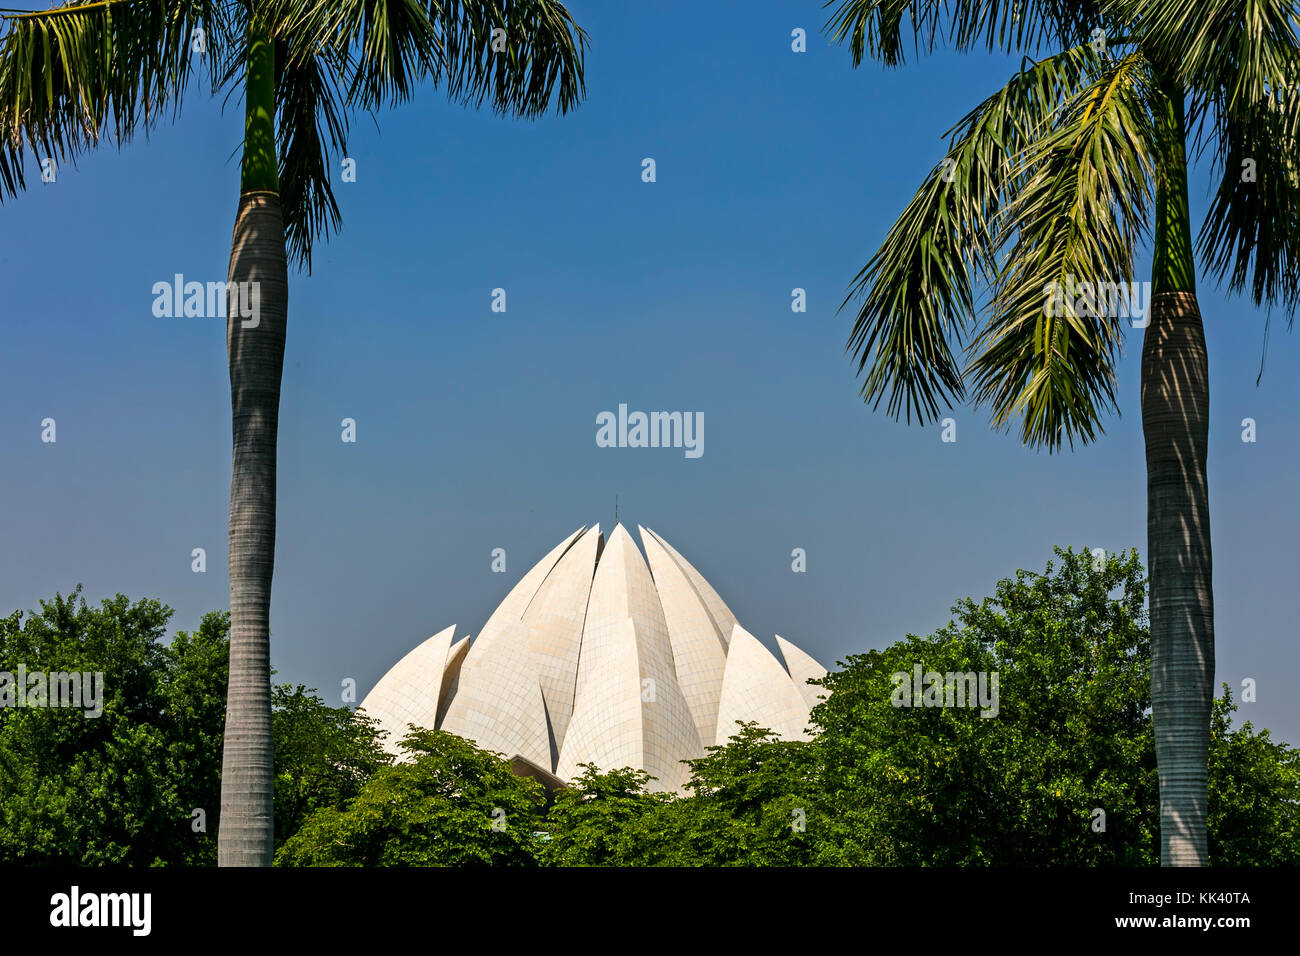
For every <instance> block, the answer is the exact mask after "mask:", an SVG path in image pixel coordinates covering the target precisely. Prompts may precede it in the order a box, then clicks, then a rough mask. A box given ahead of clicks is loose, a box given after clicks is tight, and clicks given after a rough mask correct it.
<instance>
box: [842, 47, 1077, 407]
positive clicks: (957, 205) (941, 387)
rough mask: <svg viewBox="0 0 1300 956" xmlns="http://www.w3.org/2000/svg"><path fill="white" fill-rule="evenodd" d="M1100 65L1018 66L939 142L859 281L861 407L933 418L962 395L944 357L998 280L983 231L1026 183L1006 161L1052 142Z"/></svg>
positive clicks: (853, 341) (953, 364)
mask: <svg viewBox="0 0 1300 956" xmlns="http://www.w3.org/2000/svg"><path fill="white" fill-rule="evenodd" d="M1099 63H1100V61H1099V60H1098V58H1097V55H1096V54H1095V53H1093V51H1092V50H1091V49H1090V48H1089V47H1087V46H1086V45H1085V46H1080V47H1075V48H1072V49H1070V50H1067V51H1065V52H1063V53H1059V54H1057V55H1056V56H1053V57H1049V58H1047V59H1045V60H1043V61H1041V62H1037V63H1035V62H1032V61H1026V62H1025V64H1024V65H1023V67H1022V69H1021V70H1020V72H1018V73H1017V74H1015V75H1014V76H1013V77H1012V78H1011V80H1010V82H1008V83H1007V85H1006V86H1005V87H1003V88H1002V89H1001V90H999V91H998V92H996V93H994V94H993V95H992V96H990V97H989V98H988V99H986V100H985V101H984V102H983V103H981V104H980V105H979V106H978V107H976V108H975V109H974V110H972V111H971V112H970V113H969V114H968V115H967V116H966V117H965V118H963V119H962V120H961V122H959V123H958V124H957V125H956V126H954V127H953V128H952V129H951V130H949V131H948V133H947V134H946V135H948V137H949V139H950V143H949V151H948V156H947V159H946V160H945V162H944V163H942V164H940V166H939V167H938V168H936V169H935V170H934V171H933V172H932V173H931V174H930V176H929V177H928V178H927V179H926V181H925V182H924V183H923V184H922V186H921V188H920V190H919V191H918V192H917V194H916V196H915V197H914V198H913V199H912V201H911V202H910V203H909V204H908V206H907V208H906V209H905V210H904V211H903V214H902V216H900V217H899V219H898V221H897V222H896V223H895V224H894V225H893V226H892V227H891V228H890V230H889V232H888V234H887V235H886V237H885V241H884V242H883V244H882V245H881V247H880V249H879V250H878V251H877V252H876V254H875V255H874V256H872V258H871V260H870V261H869V262H868V263H867V265H866V266H865V267H864V268H863V269H862V271H861V272H859V273H858V275H857V277H856V278H855V279H854V282H853V285H852V287H851V288H850V291H849V294H848V297H847V298H846V299H845V302H844V305H842V306H841V308H843V307H844V306H845V305H848V303H849V302H850V301H852V300H854V299H855V298H858V297H861V299H862V304H861V306H860V307H859V309H858V313H857V318H856V321H855V322H854V326H853V331H852V333H851V335H850V338H849V343H848V351H850V352H852V353H853V354H854V356H855V357H856V358H857V360H858V372H859V373H860V374H861V373H863V372H865V376H864V381H863V384H862V390H861V391H862V396H863V398H864V399H865V400H867V401H869V402H872V404H873V407H879V405H880V402H881V401H882V400H884V399H885V397H886V396H888V403H887V405H886V408H887V411H888V413H889V414H890V415H891V416H892V417H895V418H898V417H900V416H905V417H906V419H907V421H909V422H910V421H911V420H912V416H913V415H915V416H916V417H917V419H918V421H920V422H921V423H924V422H925V421H927V420H929V419H932V418H935V417H937V415H938V413H939V409H940V406H941V405H947V406H950V405H951V404H952V402H953V401H954V400H957V399H960V398H962V397H963V396H964V389H965V386H964V384H963V380H962V373H961V371H960V369H959V368H958V364H957V361H956V360H955V358H954V357H953V351H952V350H953V347H954V346H955V345H959V344H960V342H961V340H962V338H963V337H964V335H965V334H966V333H967V332H968V331H969V330H970V329H971V328H973V326H974V324H975V321H976V307H975V301H976V293H975V288H974V283H975V281H976V280H983V281H985V282H988V281H991V280H992V278H993V277H994V276H995V274H996V272H997V264H996V261H995V237H994V235H993V230H994V228H995V223H996V221H997V219H998V217H999V215H1000V211H1001V209H1002V207H1003V205H1004V203H1005V202H1006V201H1007V197H1008V196H1011V195H1014V194H1015V193H1016V192H1017V191H1018V190H1019V188H1020V187H1021V185H1022V183H1023V180H1024V179H1025V174H1024V173H1023V172H1020V171H1018V170H1017V167H1016V158H1017V156H1018V155H1019V154H1020V153H1021V152H1023V151H1024V150H1025V149H1027V148H1028V147H1029V146H1030V144H1032V143H1034V142H1036V141H1037V140H1038V139H1039V138H1040V137H1041V136H1042V135H1043V134H1044V133H1045V132H1047V131H1050V130H1051V128H1052V125H1053V123H1054V122H1055V119H1056V117H1057V115H1058V113H1059V111H1060V109H1061V108H1062V105H1063V104H1064V103H1065V102H1066V101H1067V100H1068V99H1069V98H1070V97H1071V96H1073V95H1074V94H1075V93H1076V92H1077V91H1078V89H1079V88H1080V86H1081V85H1083V83H1084V78H1085V77H1086V76H1088V75H1089V73H1090V71H1095V70H1097V69H1098V68H1099V66H1098V64H1099Z"/></svg>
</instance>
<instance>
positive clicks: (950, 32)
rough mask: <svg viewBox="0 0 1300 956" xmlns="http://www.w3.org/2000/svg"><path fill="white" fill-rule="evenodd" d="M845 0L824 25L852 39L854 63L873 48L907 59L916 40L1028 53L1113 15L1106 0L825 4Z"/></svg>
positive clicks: (922, 48)
mask: <svg viewBox="0 0 1300 956" xmlns="http://www.w3.org/2000/svg"><path fill="white" fill-rule="evenodd" d="M837 3H838V8H837V9H836V10H835V12H834V13H833V14H832V15H831V18H830V20H828V21H827V23H826V26H825V28H824V32H826V33H827V34H828V35H829V36H830V37H831V39H832V40H834V41H835V42H836V43H845V42H847V43H848V46H849V54H850V56H851V57H852V60H853V65H854V66H860V65H861V63H862V61H863V59H864V58H866V57H867V56H870V57H871V58H872V59H876V60H879V61H881V62H882V63H884V64H885V65H886V66H899V65H901V64H902V63H903V62H904V53H905V50H906V47H907V46H908V45H909V44H910V46H911V47H912V50H913V52H917V53H919V52H926V53H928V52H931V51H933V50H934V48H935V47H936V46H937V45H938V44H939V43H940V42H941V41H945V42H948V43H950V44H951V45H952V46H953V48H954V49H957V50H970V49H974V48H977V47H986V48H987V49H989V50H1000V51H1002V52H1007V53H1012V52H1020V53H1024V54H1030V53H1034V52H1037V51H1040V50H1043V49H1044V48H1045V47H1047V46H1052V47H1055V48H1057V49H1060V48H1062V47H1066V48H1069V47H1074V46H1077V45H1079V44H1080V43H1082V42H1083V41H1084V39H1086V38H1087V37H1088V35H1089V33H1090V31H1091V30H1093V29H1094V28H1096V27H1104V26H1105V23H1106V18H1105V17H1104V15H1103V9H1102V8H1103V2H1102V0H973V2H962V3H949V2H947V0H828V2H826V3H825V4H823V6H824V7H831V6H834V5H835V4H837Z"/></svg>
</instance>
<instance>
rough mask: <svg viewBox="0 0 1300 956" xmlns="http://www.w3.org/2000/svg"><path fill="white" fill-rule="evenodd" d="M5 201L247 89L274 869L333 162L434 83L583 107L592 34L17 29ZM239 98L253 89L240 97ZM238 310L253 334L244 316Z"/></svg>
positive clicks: (362, 9) (262, 859) (533, 21)
mask: <svg viewBox="0 0 1300 956" xmlns="http://www.w3.org/2000/svg"><path fill="white" fill-rule="evenodd" d="M3 16H4V19H5V22H6V24H7V26H8V30H7V32H6V34H5V36H4V37H3V44H2V46H0V144H2V145H0V189H4V188H7V189H8V190H9V191H10V192H12V191H13V190H14V189H15V188H20V187H21V186H22V182H23V172H22V153H23V145H24V143H25V144H26V145H27V146H28V147H29V148H30V149H31V150H32V151H33V152H35V153H36V154H37V155H40V156H52V157H56V158H57V159H58V160H60V161H62V160H63V159H65V158H68V157H74V156H76V155H77V154H78V153H79V151H80V150H82V149H83V148H85V147H88V146H90V145H91V144H93V143H94V142H96V141H97V139H98V138H99V137H100V136H101V134H106V133H110V132H111V133H112V134H113V135H114V136H115V138H116V139H117V141H118V142H119V143H121V142H122V141H124V140H126V139H127V138H129V137H130V136H131V134H132V133H134V132H136V131H137V130H139V129H148V128H149V127H150V126H151V125H153V124H154V123H155V122H156V121H158V120H159V119H160V118H161V117H162V115H163V114H164V111H165V110H166V109H167V108H168V107H170V108H171V110H172V112H173V113H175V111H177V110H178V109H179V108H180V104H181V100H182V96H183V94H184V92H185V91H186V89H187V87H188V85H189V83H190V81H191V80H192V79H193V78H194V75H195V74H196V73H197V72H198V71H199V69H200V68H201V67H203V66H204V64H205V63H206V72H207V73H208V75H209V78H210V82H211V85H212V88H213V90H214V91H217V90H220V89H222V88H227V87H231V86H235V87H236V88H241V87H242V93H243V96H244V110H245V124H244V143H243V158H242V167H241V177H240V195H239V204H238V207H237V210H236V214H235V228H234V237H233V241H232V243H231V252H230V264H229V272H228V293H227V294H228V302H229V305H228V307H227V322H226V347H227V353H228V357H229V363H230V394H231V406H232V424H233V429H232V430H233V439H234V441H233V466H232V469H231V482H230V526H229V535H230V638H231V640H230V689H229V697H228V701H227V711H226V731H225V742H224V753H223V764H222V779H221V817H220V830H219V837H218V861H219V863H220V864H221V865H230V866H238V865H245V866H265V865H269V863H270V862H271V852H272V847H273V831H272V822H273V816H272V805H271V799H272V745H271V698H270V664H269V658H270V638H269V615H270V597H271V578H272V571H273V567H274V560H275V501H276V497H275V495H276V434H277V428H278V416H279V405H280V381H281V371H282V368H283V362H284V349H285V328H286V319H287V312H288V309H287V306H288V275H287V264H288V261H289V260H290V259H293V260H294V261H295V262H296V263H297V264H298V265H300V266H304V267H306V268H307V269H308V270H310V266H311V249H312V243H313V240H314V239H315V238H316V237H317V236H325V237H328V235H329V232H330V230H331V229H332V228H333V229H337V228H338V226H339V223H340V216H339V209H338V206H337V204H336V202H335V199H334V195H333V191H332V188H331V184H330V178H329V172H328V171H329V170H330V169H331V168H332V165H333V160H332V158H331V156H332V155H333V156H342V155H343V154H344V153H345V151H346V136H347V131H348V119H349V115H350V114H351V112H352V111H353V110H354V109H363V110H367V111H371V110H374V109H375V108H377V107H378V106H379V105H381V104H386V103H395V102H400V101H403V100H405V99H406V98H408V97H409V95H410V94H411V92H412V90H413V88H414V86H415V84H416V83H417V82H418V81H419V80H420V79H422V78H429V79H431V81H432V83H433V85H434V86H435V87H439V86H440V87H443V88H444V89H445V91H446V93H447V94H448V96H449V97H450V98H451V99H452V100H453V101H455V102H459V103H462V104H467V105H471V106H479V105H482V104H483V103H484V101H485V100H486V101H490V103H491V106H492V107H493V108H494V109H495V110H497V111H498V112H501V113H504V114H511V115H516V116H535V115H538V114H540V113H542V112H544V111H545V110H547V109H548V108H549V107H550V104H551V101H552V98H553V96H554V98H555V99H556V100H557V101H558V107H559V110H560V111H561V112H566V111H567V110H569V109H570V108H572V107H573V106H574V105H576V104H577V102H578V101H579V100H580V99H581V97H582V95H583V94H584V92H585V90H584V85H583V54H584V52H585V48H586V42H587V38H586V34H585V33H584V32H583V31H582V30H581V29H580V28H578V27H577V26H576V24H575V23H574V22H573V20H572V18H571V17H570V16H569V13H568V11H567V10H566V9H565V8H564V6H563V5H562V4H560V3H558V2H555V0H424V2H423V3H422V2H418V0H242V2H238V0H73V2H72V3H70V4H68V5H65V6H61V7H58V8H55V9H53V10H49V11H44V12H26V13H24V12H15V11H8V12H5V13H4V14H3ZM240 81H242V83H241V82H240ZM241 290H251V294H249V295H248V296H247V299H248V300H249V302H250V304H252V305H253V308H252V310H250V311H251V314H249V315H241V314H240V310H239V309H237V308H236V307H235V304H236V302H237V301H238V300H240V299H241V298H242V296H241Z"/></svg>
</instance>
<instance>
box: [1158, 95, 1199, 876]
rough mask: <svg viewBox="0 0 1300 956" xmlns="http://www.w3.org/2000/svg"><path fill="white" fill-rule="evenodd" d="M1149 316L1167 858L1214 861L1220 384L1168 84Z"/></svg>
mask: <svg viewBox="0 0 1300 956" xmlns="http://www.w3.org/2000/svg"><path fill="white" fill-rule="evenodd" d="M1162 91H1163V93H1164V104H1163V115H1162V116H1160V117H1159V121H1160V122H1159V126H1160V133H1161V137H1160V155H1159V158H1158V160H1157V170H1156V228H1155V250H1154V251H1155V258H1154V262H1153V269H1152V273H1153V274H1152V293H1153V294H1152V299H1151V311H1150V324H1149V325H1148V327H1147V329H1146V332H1145V335H1144V338H1143V342H1142V431H1143V435H1144V436H1145V439H1146V460H1147V558H1148V561H1149V562H1150V579H1151V596H1150V604H1151V705H1152V719H1153V722H1154V728H1155V742H1156V763H1157V765H1158V772H1159V778H1160V862H1161V864H1162V865H1163V866H1205V865H1207V864H1208V862H1209V861H1208V854H1207V847H1206V809H1207V807H1206V804H1207V761H1208V755H1209V740H1210V708H1211V704H1212V698H1213V682H1214V594H1213V590H1212V587H1211V571H1212V562H1211V553H1210V508H1209V488H1208V484H1207V480H1206V448H1207V445H1208V437H1209V409H1210V389H1209V371H1208V368H1209V366H1208V354H1207V352H1206V347H1205V333H1204V329H1203V328H1202V325H1201V312H1200V308H1199V306H1198V305H1197V301H1196V273H1195V263H1194V260H1193V258H1192V241H1191V220H1190V216H1189V214H1188V207H1187V157H1186V147H1185V140H1186V130H1185V124H1184V117H1183V91H1182V89H1181V87H1180V86H1179V85H1178V84H1176V83H1172V82H1169V81H1166V82H1164V83H1163V84H1162Z"/></svg>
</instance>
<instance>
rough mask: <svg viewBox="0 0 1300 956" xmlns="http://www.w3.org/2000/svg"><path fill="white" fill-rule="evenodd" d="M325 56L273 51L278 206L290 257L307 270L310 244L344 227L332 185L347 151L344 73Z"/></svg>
mask: <svg viewBox="0 0 1300 956" xmlns="http://www.w3.org/2000/svg"><path fill="white" fill-rule="evenodd" d="M342 56H343V54H340V53H332V52H330V51H325V52H324V53H322V55H321V56H320V57H318V58H309V59H303V58H297V59H295V58H293V57H290V56H289V55H288V54H287V51H285V50H284V49H283V48H282V47H281V48H280V49H277V64H281V63H282V64H283V66H282V67H280V68H279V70H278V73H279V80H278V82H277V84H276V113H277V125H276V147H277V152H278V153H279V156H280V163H279V177H280V207H281V210H282V214H283V216H284V234H285V245H286V250H287V252H288V255H289V258H290V259H292V260H294V261H296V262H298V263H299V264H300V265H302V266H304V267H306V269H307V271H308V272H310V271H311V252H312V245H313V243H314V241H315V240H317V239H328V238H329V235H330V233H331V232H337V231H338V228H339V226H340V225H341V223H342V216H341V214H340V212H339V207H338V202H337V201H336V200H335V198H334V190H333V187H332V186H331V173H332V172H333V170H334V163H335V161H336V158H339V157H342V156H343V155H344V154H345V153H346V150H347V133H348V116H347V111H346V108H345V103H344V100H345V93H344V91H343V90H342V89H341V88H340V87H339V85H338V77H339V76H341V75H346V74H347V72H348V71H347V68H346V66H343V65H341V64H340V62H338V61H337V60H336V61H334V62H331V59H330V58H332V57H333V58H339V57H342Z"/></svg>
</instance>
